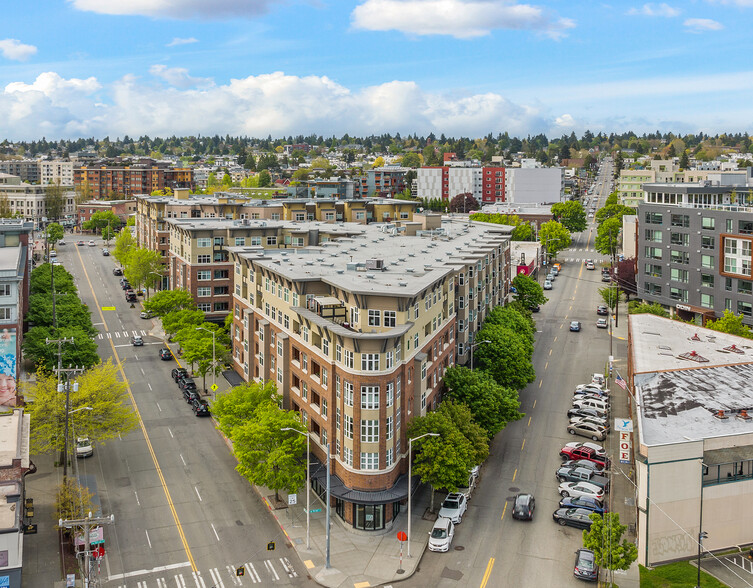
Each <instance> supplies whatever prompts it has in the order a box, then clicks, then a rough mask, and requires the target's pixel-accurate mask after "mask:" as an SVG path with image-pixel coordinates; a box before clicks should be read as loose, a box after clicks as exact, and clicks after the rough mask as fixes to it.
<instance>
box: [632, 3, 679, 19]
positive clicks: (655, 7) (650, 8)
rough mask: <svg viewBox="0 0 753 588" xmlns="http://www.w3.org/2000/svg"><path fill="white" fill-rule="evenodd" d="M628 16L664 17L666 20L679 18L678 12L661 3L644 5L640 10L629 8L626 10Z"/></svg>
mask: <svg viewBox="0 0 753 588" xmlns="http://www.w3.org/2000/svg"><path fill="white" fill-rule="evenodd" d="M628 14H632V15H639V16H664V17H667V18H672V17H674V16H679V15H680V11H679V10H678V9H677V8H673V7H671V6H670V5H669V4H665V3H663V2H662V3H661V4H650V3H649V4H644V5H643V6H641V7H640V8H631V9H630V10H628Z"/></svg>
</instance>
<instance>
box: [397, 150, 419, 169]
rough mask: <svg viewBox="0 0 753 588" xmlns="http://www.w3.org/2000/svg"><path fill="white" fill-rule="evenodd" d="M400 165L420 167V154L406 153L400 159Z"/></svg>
mask: <svg viewBox="0 0 753 588" xmlns="http://www.w3.org/2000/svg"><path fill="white" fill-rule="evenodd" d="M400 165H402V166H403V167H421V156H420V155H419V154H418V153H413V152H410V153H406V154H405V155H403V157H402V158H401V159H400Z"/></svg>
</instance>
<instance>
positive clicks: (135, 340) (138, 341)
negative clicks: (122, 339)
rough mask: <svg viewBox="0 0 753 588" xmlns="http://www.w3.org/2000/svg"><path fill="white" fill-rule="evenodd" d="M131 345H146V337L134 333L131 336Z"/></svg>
mask: <svg viewBox="0 0 753 588" xmlns="http://www.w3.org/2000/svg"><path fill="white" fill-rule="evenodd" d="M131 345H133V346H134V347H141V346H143V345H144V339H142V337H141V335H134V336H133V337H131Z"/></svg>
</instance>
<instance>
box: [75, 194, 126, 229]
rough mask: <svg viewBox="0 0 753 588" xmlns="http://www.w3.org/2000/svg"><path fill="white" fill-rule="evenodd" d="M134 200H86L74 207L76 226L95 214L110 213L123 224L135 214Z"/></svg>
mask: <svg viewBox="0 0 753 588" xmlns="http://www.w3.org/2000/svg"><path fill="white" fill-rule="evenodd" d="M136 208H137V204H136V200H87V201H86V202H82V203H80V204H78V205H76V214H77V217H78V226H81V225H82V224H83V223H85V222H86V221H88V220H91V217H92V215H93V214H94V213H97V212H112V213H113V214H114V215H116V216H117V217H118V218H119V219H120V222H121V223H123V224H125V223H126V222H127V221H128V217H130V216H131V215H132V214H136Z"/></svg>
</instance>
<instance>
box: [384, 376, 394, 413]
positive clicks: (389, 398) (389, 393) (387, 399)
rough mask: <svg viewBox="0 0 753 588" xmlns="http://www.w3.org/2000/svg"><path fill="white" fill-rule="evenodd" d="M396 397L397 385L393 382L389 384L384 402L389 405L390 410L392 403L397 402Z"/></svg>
mask: <svg viewBox="0 0 753 588" xmlns="http://www.w3.org/2000/svg"><path fill="white" fill-rule="evenodd" d="M394 396H395V385H394V384H393V383H392V382H389V383H388V384H387V389H386V391H385V394H384V400H385V402H386V403H387V407H388V408H389V407H390V406H392V403H393V402H394V400H395V398H394Z"/></svg>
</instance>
